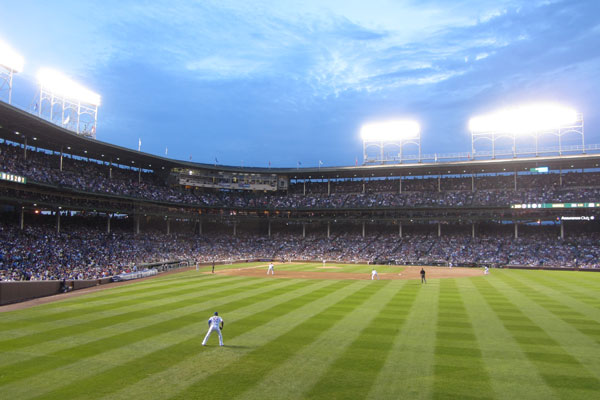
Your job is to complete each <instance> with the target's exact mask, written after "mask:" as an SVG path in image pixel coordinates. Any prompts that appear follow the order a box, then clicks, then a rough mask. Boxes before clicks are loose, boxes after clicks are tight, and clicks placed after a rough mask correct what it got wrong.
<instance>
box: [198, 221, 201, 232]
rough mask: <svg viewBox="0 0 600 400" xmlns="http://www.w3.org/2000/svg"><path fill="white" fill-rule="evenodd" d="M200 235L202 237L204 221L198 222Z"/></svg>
mask: <svg viewBox="0 0 600 400" xmlns="http://www.w3.org/2000/svg"><path fill="white" fill-rule="evenodd" d="M198 235H202V220H199V221H198Z"/></svg>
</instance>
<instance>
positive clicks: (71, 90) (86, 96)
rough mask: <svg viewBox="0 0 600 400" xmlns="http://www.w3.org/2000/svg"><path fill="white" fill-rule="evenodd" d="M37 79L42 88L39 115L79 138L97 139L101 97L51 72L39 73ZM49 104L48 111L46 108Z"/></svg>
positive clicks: (46, 69) (46, 70)
mask: <svg viewBox="0 0 600 400" xmlns="http://www.w3.org/2000/svg"><path fill="white" fill-rule="evenodd" d="M37 78H38V82H39V84H40V98H39V104H38V105H37V108H38V109H37V111H38V115H39V116H40V117H46V118H49V119H50V121H51V122H54V123H57V125H60V126H63V127H65V128H67V129H71V130H73V131H75V132H77V133H78V134H81V135H84V136H90V137H92V138H96V124H97V122H98V106H99V105H100V95H98V94H96V93H94V92H92V91H91V90H89V89H86V88H85V87H83V86H81V85H80V84H78V83H76V82H74V81H72V80H71V79H70V78H68V77H66V76H65V75H63V74H61V73H60V72H58V71H55V70H52V69H48V68H42V69H40V70H39V71H38V75H37ZM46 103H47V105H48V107H44V104H46ZM58 118H60V121H58V122H57V121H56V120H57V119H58Z"/></svg>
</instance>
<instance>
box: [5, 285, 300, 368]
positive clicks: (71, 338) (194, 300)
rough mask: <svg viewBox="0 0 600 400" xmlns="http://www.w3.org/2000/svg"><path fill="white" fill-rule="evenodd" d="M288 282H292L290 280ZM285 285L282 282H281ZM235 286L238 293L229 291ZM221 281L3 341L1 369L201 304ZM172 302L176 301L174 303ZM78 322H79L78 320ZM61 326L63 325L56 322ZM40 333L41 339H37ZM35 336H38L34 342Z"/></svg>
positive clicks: (255, 287) (216, 290) (256, 287)
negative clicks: (185, 293) (199, 291)
mask: <svg viewBox="0 0 600 400" xmlns="http://www.w3.org/2000/svg"><path fill="white" fill-rule="evenodd" d="M276 283H277V282H276V281H273V282H272V283H269V284H268V285H265V284H264V282H262V280H259V279H252V280H247V281H244V280H241V281H239V280H232V284H231V285H230V286H228V290H229V291H230V292H229V293H230V294H232V295H236V293H243V292H248V291H252V290H258V291H261V290H263V289H264V288H265V286H269V285H273V284H276ZM290 283H291V282H290ZM284 285H285V284H284ZM233 289H237V292H231V290H233ZM222 291H223V287H222V284H221V285H220V286H218V287H215V288H214V289H212V290H210V291H208V290H205V291H202V292H201V294H200V293H198V292H196V291H194V292H193V293H194V294H188V295H185V297H181V296H178V297H173V298H167V299H166V300H156V301H155V302H153V303H142V304H137V302H133V304H132V305H129V306H128V307H123V309H122V310H114V312H111V314H109V315H106V313H98V314H92V315H84V316H82V317H79V319H76V320H75V321H73V322H72V325H71V326H64V327H61V328H57V329H55V330H54V331H51V332H48V331H46V332H41V333H40V334H37V335H35V334H34V335H31V336H26V337H22V338H16V339H14V340H13V341H12V342H13V343H12V344H13V346H12V347H11V346H10V345H8V346H7V345H6V343H4V346H3V349H2V353H3V357H2V358H0V368H3V367H5V366H7V365H11V364H13V363H17V362H19V363H22V362H24V361H26V360H28V359H33V358H35V357H42V356H46V355H49V354H55V353H57V352H60V351H62V350H63V349H68V348H70V347H73V346H78V345H84V344H85V343H88V342H93V341H96V340H99V339H102V338H106V337H110V336H112V335H114V334H116V333H120V332H122V331H129V330H132V329H136V328H138V327H139V326H143V325H148V324H152V323H154V322H156V320H160V319H162V318H161V312H162V311H165V307H168V310H167V312H166V313H167V314H169V312H173V311H179V310H180V309H182V308H185V307H188V306H189V305H190V304H203V303H205V302H206V301H207V300H208V299H210V298H212V296H214V295H215V294H217V293H218V294H219V295H223V294H224V293H222ZM173 303H176V304H175V305H173ZM78 322H80V323H78ZM58 325H59V326H61V325H62V324H60V323H59V324H58ZM40 336H41V338H40ZM36 339H39V340H38V341H37V342H36Z"/></svg>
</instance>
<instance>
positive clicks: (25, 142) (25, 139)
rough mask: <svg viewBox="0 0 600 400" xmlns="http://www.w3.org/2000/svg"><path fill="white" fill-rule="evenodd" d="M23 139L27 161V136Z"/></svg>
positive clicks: (24, 154) (24, 156) (24, 155)
mask: <svg viewBox="0 0 600 400" xmlns="http://www.w3.org/2000/svg"><path fill="white" fill-rule="evenodd" d="M23 139H24V140H23V143H24V146H23V158H24V159H25V160H27V136H23Z"/></svg>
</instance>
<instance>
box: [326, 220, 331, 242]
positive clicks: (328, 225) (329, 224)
mask: <svg viewBox="0 0 600 400" xmlns="http://www.w3.org/2000/svg"><path fill="white" fill-rule="evenodd" d="M330 236H331V222H330V221H327V238H328V239H329V237H330Z"/></svg>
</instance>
